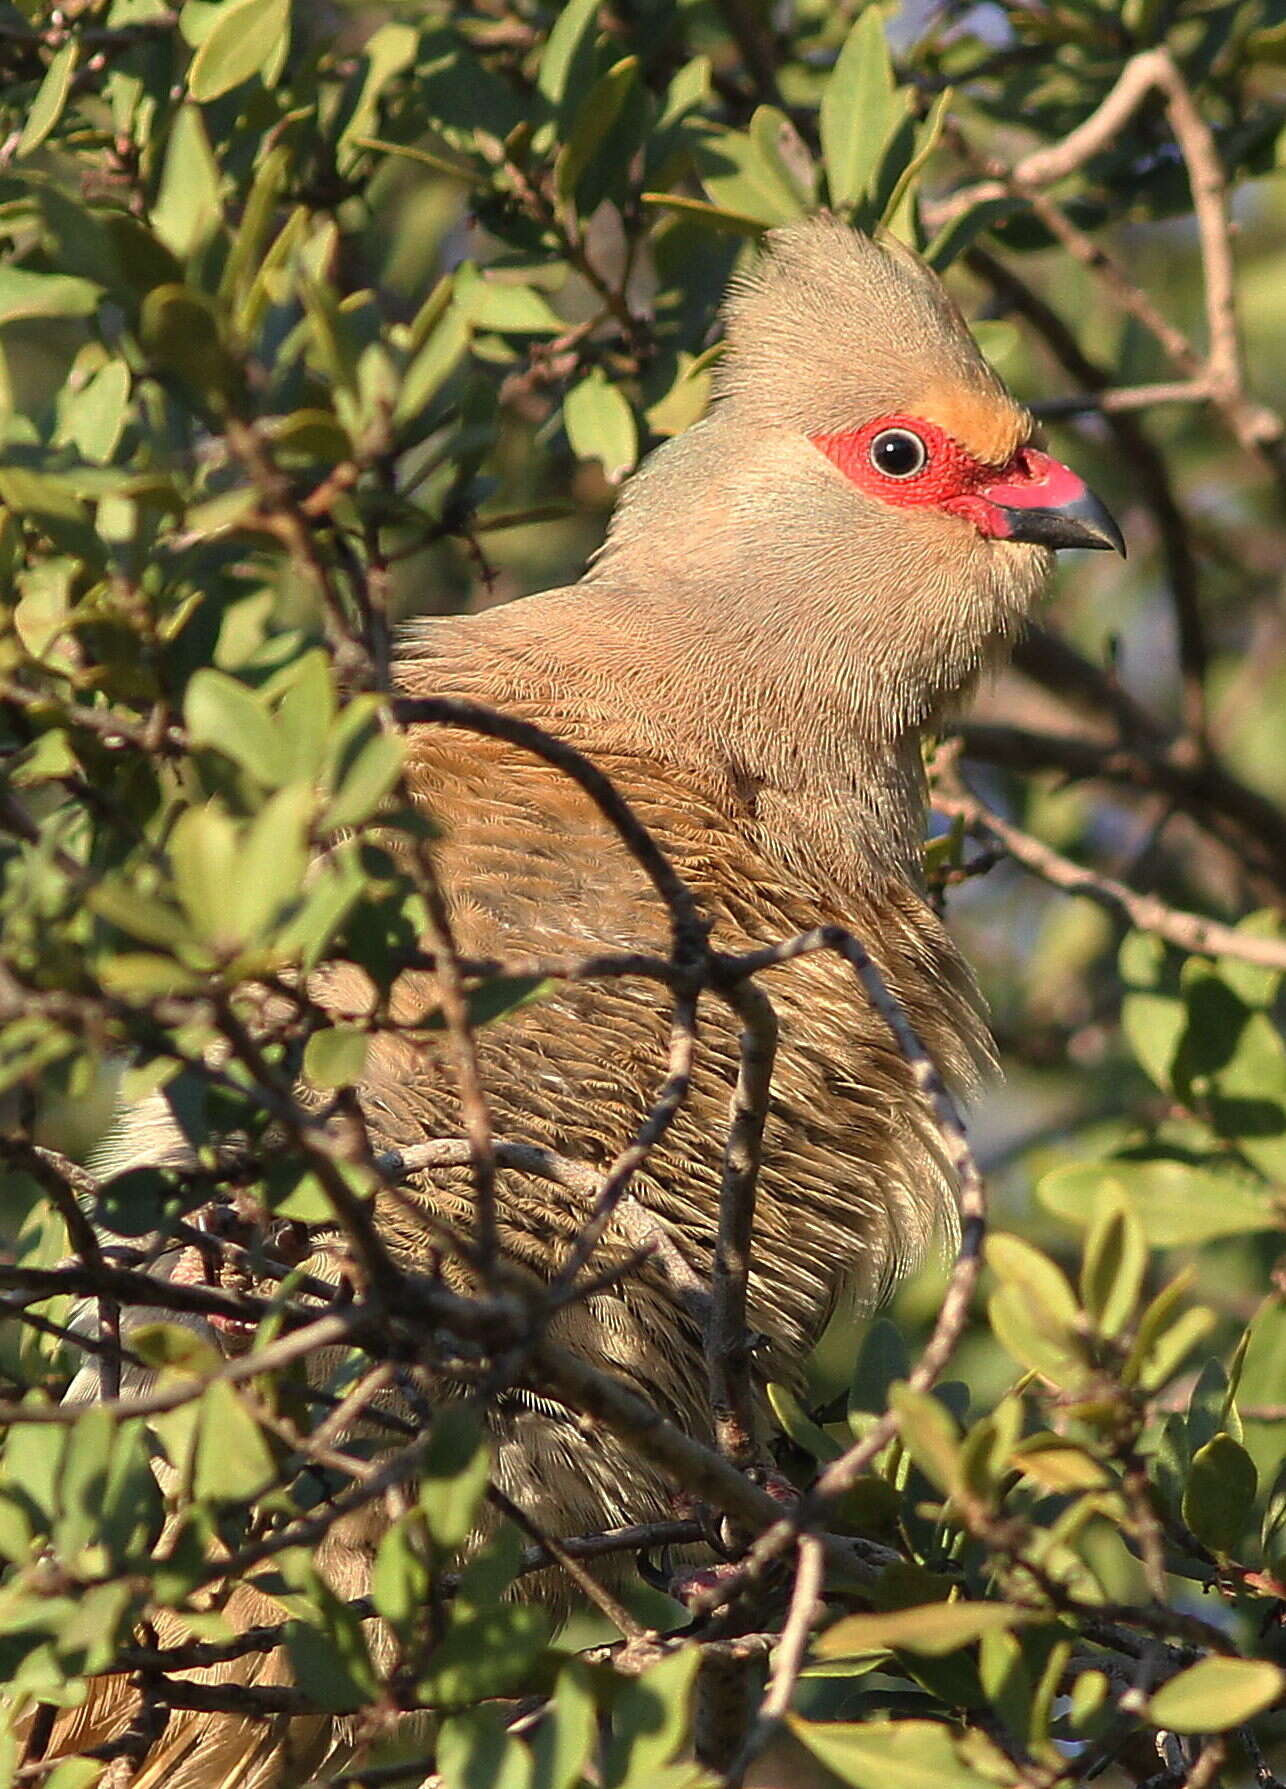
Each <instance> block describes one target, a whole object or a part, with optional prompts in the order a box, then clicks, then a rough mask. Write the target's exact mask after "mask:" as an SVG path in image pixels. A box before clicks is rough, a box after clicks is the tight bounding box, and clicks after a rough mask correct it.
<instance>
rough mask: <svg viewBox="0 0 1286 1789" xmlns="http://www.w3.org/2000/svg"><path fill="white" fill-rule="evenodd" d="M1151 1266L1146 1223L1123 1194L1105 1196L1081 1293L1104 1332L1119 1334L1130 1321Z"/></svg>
mask: <svg viewBox="0 0 1286 1789" xmlns="http://www.w3.org/2000/svg"><path fill="white" fill-rule="evenodd" d="M1147 1267H1148V1245H1147V1241H1146V1239H1145V1237H1144V1234H1143V1226H1142V1224H1141V1223H1140V1222H1139V1220H1138V1218H1137V1217H1136V1216H1135V1214H1134V1213H1133V1212H1132V1211H1131V1210H1130V1209H1129V1207H1128V1206H1127V1205H1125V1204H1124V1202H1123V1201H1121V1200H1120V1199H1119V1198H1113V1197H1112V1196H1111V1195H1110V1194H1108V1195H1106V1196H1104V1197H1101V1198H1100V1201H1099V1207H1098V1214H1097V1216H1096V1217H1095V1220H1094V1223H1093V1225H1092V1226H1091V1228H1090V1233H1089V1236H1088V1238H1087V1239H1086V1243H1085V1259H1084V1262H1083V1264H1082V1267H1081V1297H1082V1299H1083V1300H1084V1303H1085V1309H1086V1310H1087V1311H1088V1312H1089V1314H1090V1316H1091V1317H1092V1318H1093V1319H1094V1322H1095V1325H1096V1327H1097V1329H1098V1331H1099V1333H1100V1334H1101V1335H1105V1336H1117V1335H1119V1334H1120V1333H1121V1331H1122V1330H1123V1329H1124V1328H1125V1326H1126V1324H1127V1323H1128V1322H1129V1321H1130V1319H1131V1317H1132V1316H1133V1315H1134V1309H1135V1306H1136V1304H1137V1303H1138V1298H1139V1293H1140V1291H1141V1290H1142V1287H1143V1276H1144V1274H1145V1273H1146V1272H1147Z"/></svg>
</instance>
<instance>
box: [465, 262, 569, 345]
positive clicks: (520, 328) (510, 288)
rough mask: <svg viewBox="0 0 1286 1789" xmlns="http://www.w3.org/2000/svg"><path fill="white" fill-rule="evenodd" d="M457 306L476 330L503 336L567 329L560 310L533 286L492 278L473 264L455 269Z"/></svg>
mask: <svg viewBox="0 0 1286 1789" xmlns="http://www.w3.org/2000/svg"><path fill="white" fill-rule="evenodd" d="M455 303H456V304H457V306H458V307H459V310H460V314H461V315H462V316H463V317H464V318H465V319H466V321H467V322H469V323H471V324H472V325H473V327H474V328H475V329H492V330H495V331H497V332H498V333H499V334H501V335H557V334H559V333H560V331H562V330H563V329H565V328H566V324H565V323H564V322H563V319H562V318H561V317H560V316H559V315H558V313H557V311H554V310H551V309H550V306H549V304H548V302H547V300H546V299H544V298H542V297H541V295H540V293H539V292H537V291H535V290H534V289H533V288H532V287H531V286H523V285H517V284H515V283H513V282H512V281H509V280H502V279H498V278H496V277H495V276H494V275H492V276H490V277H489V276H488V275H486V274H484V273H480V272H479V271H478V269H477V268H476V267H475V266H473V264H472V263H471V262H469V261H464V262H462V263H461V265H460V266H459V267H457V268H456V270H455Z"/></svg>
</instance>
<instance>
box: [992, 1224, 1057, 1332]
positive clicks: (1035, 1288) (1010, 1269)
mask: <svg viewBox="0 0 1286 1789" xmlns="http://www.w3.org/2000/svg"><path fill="white" fill-rule="evenodd" d="M987 1265H988V1267H990V1269H991V1271H992V1272H993V1273H994V1274H995V1275H996V1277H997V1279H999V1280H1000V1281H1002V1283H1003V1284H1004V1285H1006V1286H1013V1287H1015V1288H1017V1289H1018V1290H1020V1291H1021V1292H1023V1293H1024V1294H1025V1295H1026V1297H1027V1298H1028V1299H1030V1300H1031V1302H1032V1303H1033V1304H1035V1305H1039V1306H1040V1307H1041V1308H1042V1310H1043V1311H1046V1312H1048V1314H1049V1315H1050V1317H1052V1318H1053V1319H1054V1321H1055V1322H1057V1323H1060V1324H1071V1323H1075V1321H1076V1316H1077V1304H1076V1297H1075V1294H1074V1293H1073V1292H1072V1289H1071V1287H1070V1286H1069V1285H1068V1283H1067V1276H1066V1275H1065V1274H1064V1273H1063V1270H1062V1269H1061V1268H1060V1267H1058V1266H1057V1265H1056V1264H1055V1263H1054V1262H1053V1261H1051V1260H1050V1258H1049V1256H1048V1255H1043V1254H1042V1253H1041V1252H1040V1250H1039V1249H1037V1248H1033V1247H1032V1245H1031V1243H1029V1242H1024V1241H1023V1239H1022V1238H1021V1237H1019V1236H1009V1235H1006V1234H1005V1233H1004V1232H1003V1231H995V1232H993V1234H992V1235H990V1236H989V1237H988V1238H987Z"/></svg>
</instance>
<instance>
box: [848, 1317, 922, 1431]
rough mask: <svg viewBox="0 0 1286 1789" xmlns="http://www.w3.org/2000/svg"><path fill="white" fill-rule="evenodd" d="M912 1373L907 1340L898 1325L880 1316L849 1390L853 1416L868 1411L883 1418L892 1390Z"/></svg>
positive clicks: (870, 1328) (867, 1337) (862, 1350)
mask: <svg viewBox="0 0 1286 1789" xmlns="http://www.w3.org/2000/svg"><path fill="white" fill-rule="evenodd" d="M910 1371H911V1356H910V1354H909V1352H908V1350H907V1345H906V1339H905V1337H904V1336H903V1334H902V1331H901V1330H900V1329H899V1328H898V1326H897V1324H896V1323H891V1322H890V1321H889V1319H888V1318H887V1317H877V1318H876V1319H875V1321H874V1322H873V1323H871V1324H870V1325H868V1327H867V1330H866V1334H865V1335H864V1336H863V1337H862V1345H861V1347H860V1348H859V1350H858V1354H857V1360H856V1362H855V1363H854V1366H853V1383H852V1385H851V1387H850V1389H849V1395H848V1409H849V1415H850V1417H851V1416H852V1413H853V1412H854V1411H855V1410H865V1411H869V1412H871V1413H872V1414H873V1415H875V1416H880V1415H882V1414H883V1413H884V1411H885V1410H886V1409H887V1408H888V1401H889V1387H890V1386H891V1385H892V1384H893V1382H894V1381H895V1380H897V1379H905V1378H906V1377H907V1375H908V1373H909V1372H910Z"/></svg>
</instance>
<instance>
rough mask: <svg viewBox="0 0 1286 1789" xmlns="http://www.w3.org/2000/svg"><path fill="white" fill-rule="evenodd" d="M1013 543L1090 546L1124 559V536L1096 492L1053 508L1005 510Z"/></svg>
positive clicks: (1086, 493) (1088, 492)
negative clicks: (1022, 541) (1117, 554)
mask: <svg viewBox="0 0 1286 1789" xmlns="http://www.w3.org/2000/svg"><path fill="white" fill-rule="evenodd" d="M1004 515H1005V519H1006V520H1007V521H1008V523H1009V527H1010V533H1009V536H1008V538H1009V539H1010V540H1025V541H1031V542H1033V543H1034V544H1035V545H1037V546H1042V547H1053V548H1055V549H1056V550H1057V549H1058V548H1060V547H1088V548H1090V549H1091V550H1094V551H1104V552H1105V551H1111V552H1113V553H1119V554H1120V555H1121V557H1122V559H1124V558H1125V556H1126V553H1125V537H1124V535H1123V534H1122V533H1121V530H1120V529H1119V528H1118V527H1117V525H1116V522H1115V520H1114V519H1113V517H1112V514H1111V512H1110V511H1109V510H1108V509H1107V507H1106V506H1105V505H1104V504H1103V503H1101V502H1100V501H1099V499H1098V498H1097V497H1096V496H1095V495H1094V493H1093V491H1086V492H1085V493H1084V495H1083V496H1081V497H1075V498H1073V499H1072V501H1071V502H1070V503H1060V504H1059V505H1058V507H1057V508H1052V509H1019V508H1018V507H1016V506H1015V507H1013V508H1006V509H1005V511H1004Z"/></svg>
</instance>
